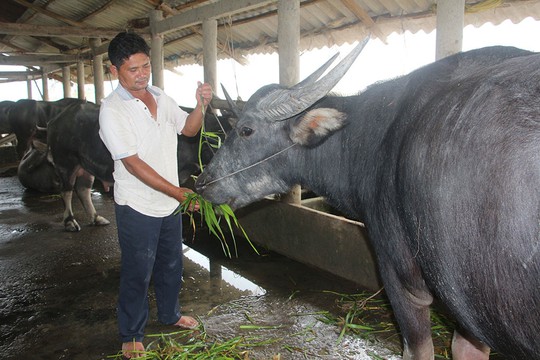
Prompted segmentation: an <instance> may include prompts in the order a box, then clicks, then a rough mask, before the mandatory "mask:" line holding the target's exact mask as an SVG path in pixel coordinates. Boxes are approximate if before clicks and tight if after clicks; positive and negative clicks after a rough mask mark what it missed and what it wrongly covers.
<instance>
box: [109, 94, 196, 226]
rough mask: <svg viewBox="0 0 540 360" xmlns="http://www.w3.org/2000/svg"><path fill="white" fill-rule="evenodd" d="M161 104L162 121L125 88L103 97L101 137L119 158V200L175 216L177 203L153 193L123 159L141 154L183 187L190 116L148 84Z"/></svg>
mask: <svg viewBox="0 0 540 360" xmlns="http://www.w3.org/2000/svg"><path fill="white" fill-rule="evenodd" d="M148 91H150V93H151V94H152V95H153V96H154V98H155V99H156V103H157V119H153V118H152V115H151V114H150V110H149V109H148V108H147V107H146V105H145V104H144V103H143V102H142V101H141V100H139V99H137V98H135V97H133V95H131V94H130V93H129V92H128V91H127V90H125V89H124V88H123V87H122V86H121V85H118V87H117V88H116V89H115V91H113V92H112V93H111V94H110V95H109V96H107V97H106V98H105V99H103V102H102V103H101V107H100V113H99V126H100V130H99V135H100V137H101V139H102V140H103V142H104V143H105V146H107V148H108V149H109V151H110V153H111V155H112V158H113V160H114V173H113V176H114V181H115V183H114V200H115V202H116V203H117V204H119V205H128V206H130V207H132V208H133V209H135V210H137V211H138V212H140V213H142V214H145V215H148V216H155V217H163V216H168V215H170V214H171V213H172V212H173V211H174V210H175V209H176V208H177V207H178V201H177V200H176V199H174V198H172V197H170V196H168V195H165V194H163V193H162V192H159V191H157V190H154V189H152V188H151V187H149V186H148V185H146V184H144V183H143V182H142V181H140V180H139V179H137V178H136V177H135V176H133V175H132V174H130V173H129V171H127V169H126V168H125V166H124V164H123V163H122V161H121V159H123V158H125V157H128V156H131V155H135V154H137V155H138V156H139V158H141V159H142V160H143V161H144V162H146V163H147V164H148V165H150V167H152V168H153V169H154V170H156V172H157V173H158V174H160V175H161V176H162V177H164V178H165V179H166V180H168V181H169V182H170V183H172V184H174V185H176V186H178V162H177V143H178V138H177V134H180V133H181V131H182V129H183V128H184V125H185V123H186V118H187V116H188V114H187V113H186V112H185V111H183V110H182V109H180V108H179V107H178V105H177V104H176V102H175V101H174V100H173V99H172V98H171V97H169V96H168V95H166V94H165V93H164V92H163V91H162V90H161V89H160V88H158V87H154V86H149V87H148Z"/></svg>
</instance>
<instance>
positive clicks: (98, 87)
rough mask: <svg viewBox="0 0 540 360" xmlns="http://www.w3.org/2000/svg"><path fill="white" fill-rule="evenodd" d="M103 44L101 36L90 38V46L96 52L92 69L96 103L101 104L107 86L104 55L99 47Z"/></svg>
mask: <svg viewBox="0 0 540 360" xmlns="http://www.w3.org/2000/svg"><path fill="white" fill-rule="evenodd" d="M100 46H101V39H100V38H93V39H90V47H91V48H92V52H93V54H94V56H93V58H92V71H93V72H94V93H95V102H96V104H98V105H99V104H101V100H103V98H104V97H105V86H104V84H103V55H101V54H100V53H99V52H98V51H97V49H98V48H99V47H100Z"/></svg>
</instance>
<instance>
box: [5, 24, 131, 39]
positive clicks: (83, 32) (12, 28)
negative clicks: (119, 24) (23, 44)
mask: <svg viewBox="0 0 540 360" xmlns="http://www.w3.org/2000/svg"><path fill="white" fill-rule="evenodd" d="M121 31H123V29H120V30H118V29H110V28H94V27H88V26H84V27H73V26H47V25H32V24H15V23H6V22H2V23H0V34H5V35H28V36H45V37H57V36H60V37H104V38H110V39H112V38H114V37H115V36H116V34H118V33H119V32H121Z"/></svg>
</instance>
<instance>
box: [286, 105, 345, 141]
mask: <svg viewBox="0 0 540 360" xmlns="http://www.w3.org/2000/svg"><path fill="white" fill-rule="evenodd" d="M346 119H347V115H346V114H345V113H342V112H340V111H338V110H336V109H331V108H318V109H313V110H310V111H308V112H306V113H305V114H302V115H300V116H299V117H297V118H296V119H295V120H294V122H293V123H292V124H291V125H290V130H291V131H290V134H289V136H290V138H291V140H292V141H293V142H294V143H296V144H299V145H302V146H316V145H318V144H320V143H321V142H322V141H324V140H325V139H326V138H327V137H328V136H330V135H331V134H332V133H334V132H335V131H337V130H339V129H341V128H342V127H343V126H345V124H346Z"/></svg>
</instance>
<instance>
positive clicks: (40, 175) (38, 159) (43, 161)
mask: <svg viewBox="0 0 540 360" xmlns="http://www.w3.org/2000/svg"><path fill="white" fill-rule="evenodd" d="M39 132H43V133H44V134H43V135H44V137H43V138H42V139H40V138H39V137H37V136H35V135H33V136H31V138H30V140H29V141H28V148H27V149H26V152H25V153H24V155H23V157H22V159H21V160H20V161H19V165H18V167H17V177H18V178H19V182H20V183H21V184H22V185H23V186H24V187H25V188H27V189H32V190H36V191H40V192H44V193H58V192H60V191H61V190H62V187H61V182H60V177H59V176H58V174H57V173H56V170H55V168H54V165H53V164H52V162H51V161H49V159H48V151H49V148H48V146H47V138H46V136H47V134H46V132H45V131H43V130H42V131H39Z"/></svg>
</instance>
